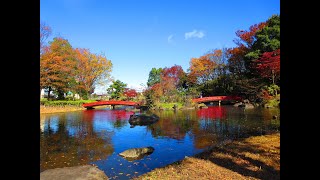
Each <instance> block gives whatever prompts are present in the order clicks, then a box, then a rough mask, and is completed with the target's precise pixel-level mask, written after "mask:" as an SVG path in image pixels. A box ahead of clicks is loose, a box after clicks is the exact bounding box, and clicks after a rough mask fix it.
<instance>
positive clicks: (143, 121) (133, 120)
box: [129, 114, 159, 126]
mask: <svg viewBox="0 0 320 180" xmlns="http://www.w3.org/2000/svg"><path fill="white" fill-rule="evenodd" d="M158 120H159V116H157V115H155V114H153V115H145V114H133V115H131V116H130V118H129V123H130V125H131V126H136V125H139V126H145V125H149V124H153V123H155V122H157V121H158Z"/></svg>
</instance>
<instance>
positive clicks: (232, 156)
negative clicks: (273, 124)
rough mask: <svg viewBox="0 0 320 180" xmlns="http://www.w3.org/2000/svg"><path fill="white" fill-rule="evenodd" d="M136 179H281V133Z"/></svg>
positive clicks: (229, 144) (188, 159)
mask: <svg viewBox="0 0 320 180" xmlns="http://www.w3.org/2000/svg"><path fill="white" fill-rule="evenodd" d="M133 179H135V180H142V179H155V180H156V179H280V132H276V133H272V134H267V135H261V136H252V137H249V138H245V139H239V140H235V141H231V142H227V143H225V144H224V145H218V146H214V147H212V148H210V149H209V150H205V151H204V152H202V153H199V154H196V155H194V156H191V157H185V158H184V159H182V160H180V161H177V162H174V163H172V164H169V165H166V166H164V167H161V168H156V169H154V170H152V171H150V172H148V173H145V174H142V175H140V176H138V177H135V178H133Z"/></svg>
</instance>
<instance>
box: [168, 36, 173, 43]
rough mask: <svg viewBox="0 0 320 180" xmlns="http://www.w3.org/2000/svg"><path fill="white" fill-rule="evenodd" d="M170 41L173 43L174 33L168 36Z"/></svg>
mask: <svg viewBox="0 0 320 180" xmlns="http://www.w3.org/2000/svg"><path fill="white" fill-rule="evenodd" d="M168 43H173V34H171V35H170V36H168Z"/></svg>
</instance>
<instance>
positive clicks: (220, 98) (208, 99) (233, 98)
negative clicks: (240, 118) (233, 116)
mask: <svg viewBox="0 0 320 180" xmlns="http://www.w3.org/2000/svg"><path fill="white" fill-rule="evenodd" d="M192 101H193V102H195V103H203V102H212V101H242V98H241V97H238V96H210V97H203V98H196V99H192Z"/></svg>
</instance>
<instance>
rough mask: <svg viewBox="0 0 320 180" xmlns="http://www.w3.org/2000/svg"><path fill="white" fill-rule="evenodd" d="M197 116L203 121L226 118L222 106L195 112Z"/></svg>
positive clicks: (224, 109)
mask: <svg viewBox="0 0 320 180" xmlns="http://www.w3.org/2000/svg"><path fill="white" fill-rule="evenodd" d="M197 115H198V117H200V118H204V119H212V120H214V119H224V118H226V116H227V113H226V108H225V107H223V106H210V107H208V108H205V109H199V110H197Z"/></svg>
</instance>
